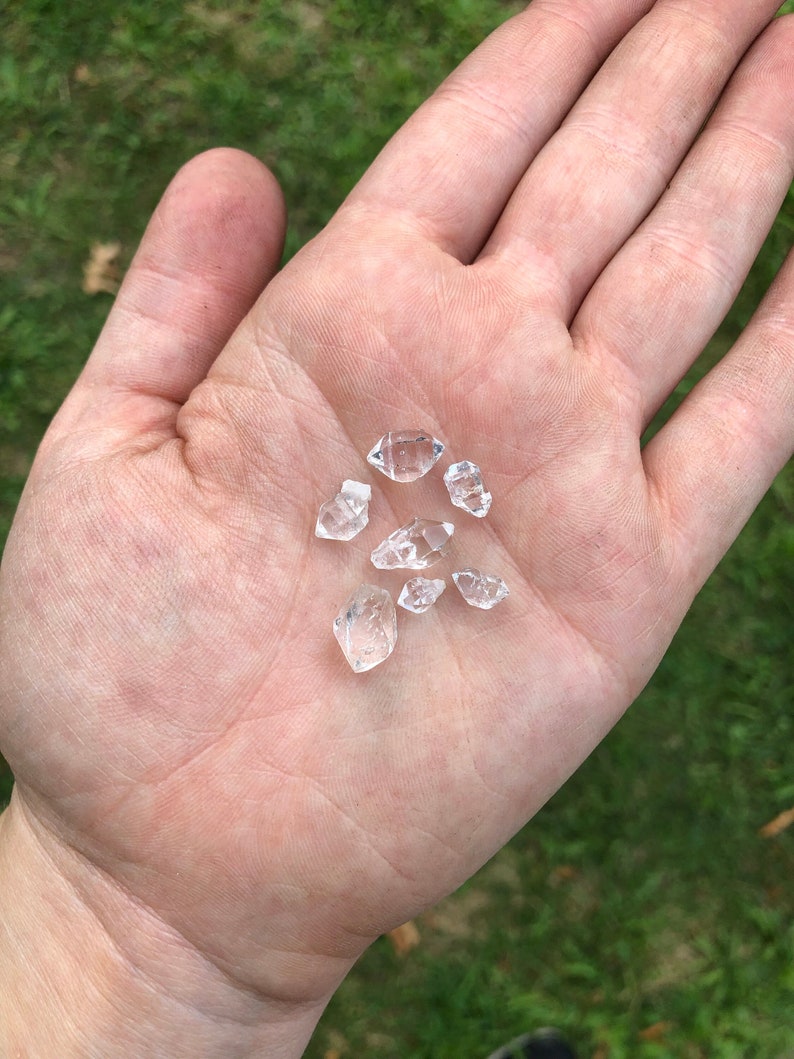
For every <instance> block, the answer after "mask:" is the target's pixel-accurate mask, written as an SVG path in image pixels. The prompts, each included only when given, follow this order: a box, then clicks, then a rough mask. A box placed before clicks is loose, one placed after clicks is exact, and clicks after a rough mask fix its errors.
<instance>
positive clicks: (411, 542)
mask: <svg viewBox="0 0 794 1059" xmlns="http://www.w3.org/2000/svg"><path fill="white" fill-rule="evenodd" d="M454 532H455V527H454V526H453V525H452V523H451V522H434V521H433V519H429V518H414V519H412V520H411V521H410V522H408V523H407V524H406V525H405V526H401V527H400V528H399V529H398V530H395V531H394V533H392V534H390V535H389V536H388V537H387V538H386V540H385V541H382V542H381V543H380V544H379V545H378V547H377V548H376V549H375V551H374V552H373V553H372V565H373V566H376V567H377V568H378V569H379V570H396V569H398V568H399V569H408V570H424V569H425V567H427V566H432V565H433V563H437V562H438V560H439V559H441V558H443V556H445V555H446V554H447V550H448V544H449V541H450V538H451V537H452V534H453V533H454Z"/></svg>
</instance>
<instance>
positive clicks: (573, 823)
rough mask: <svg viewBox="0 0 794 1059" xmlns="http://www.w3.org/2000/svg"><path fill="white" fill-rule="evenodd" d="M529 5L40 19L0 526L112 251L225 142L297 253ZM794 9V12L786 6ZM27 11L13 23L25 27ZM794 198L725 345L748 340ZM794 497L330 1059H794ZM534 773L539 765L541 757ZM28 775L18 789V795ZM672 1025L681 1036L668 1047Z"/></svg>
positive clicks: (740, 553) (55, 7)
mask: <svg viewBox="0 0 794 1059" xmlns="http://www.w3.org/2000/svg"><path fill="white" fill-rule="evenodd" d="M515 6H517V5H509V4H505V3H501V2H498V0H438V2H430V0H413V2H408V0H396V2H392V3H389V4H380V3H375V2H374V0H369V2H361V0H358V2H357V0H334V2H320V0H315V2H314V3H309V2H304V0H282V2H279V3H277V2H275V0H264V2H261V3H256V2H253V0H250V2H248V0H231V2H230V3H225V4H224V3H219V2H209V3H207V2H199V3H193V4H190V3H186V4H183V3H175V2H173V0H164V2H161V3H158V4H156V5H154V4H151V3H149V2H148V0H147V2H144V0H133V2H131V3H128V4H125V5H120V6H118V7H108V6H107V5H101V4H97V3H95V2H92V3H90V4H89V3H87V2H86V0H73V2H71V3H70V4H59V3H55V2H46V0H17V2H16V3H14V4H13V5H11V6H9V5H8V4H6V12H7V13H9V14H10V17H8V18H4V49H3V53H2V56H0V126H1V127H2V128H3V130H4V137H3V139H2V142H0V226H1V227H2V230H3V232H4V242H3V243H2V245H0V281H1V282H2V295H3V296H2V299H1V300H0V306H1V307H0V532H2V533H4V532H5V531H6V530H7V527H8V525H9V524H10V520H11V517H12V514H13V510H14V507H15V505H16V501H17V498H18V495H19V491H20V489H21V487H22V485H23V482H24V479H25V476H26V473H27V469H28V467H29V464H30V461H31V459H32V454H33V452H34V450H35V446H36V444H37V442H38V440H39V438H40V437H41V434H42V432H43V431H44V429H45V427H46V424H47V422H48V420H49V418H50V416H51V415H52V413H53V412H54V410H55V409H56V407H57V406H58V404H59V402H60V400H61V399H62V396H63V395H64V393H65V392H66V390H67V388H68V386H69V385H70V382H71V381H72V379H73V378H74V376H75V375H76V373H77V372H78V371H79V369H80V366H81V364H82V362H83V360H84V358H85V356H86V353H87V351H88V350H89V349H90V348H91V345H92V344H93V341H94V339H95V337H96V335H97V333H98V331H99V328H100V327H101V325H102V322H103V319H104V317H105V315H106V313H107V310H108V306H109V299H108V298H107V297H105V296H99V297H96V298H89V297H87V296H86V295H84V294H82V292H81V290H80V281H81V267H82V263H83V261H84V260H85V258H86V257H87V254H88V249H89V246H90V244H91V242H92V241H94V240H102V241H110V240H114V239H119V240H120V241H121V242H122V244H123V247H124V250H123V256H124V260H125V262H126V261H128V260H129V258H130V256H131V254H132V252H133V250H134V247H135V244H136V242H137V240H138V238H139V236H140V233H141V231H142V228H143V226H144V224H145V221H146V218H147V216H148V214H149V212H150V211H151V209H152V208H153V206H154V204H155V202H156V200H157V198H158V196H159V194H160V192H161V190H162V188H163V186H164V185H165V183H166V182H167V181H168V179H169V178H170V176H171V175H172V174H173V172H174V170H175V169H176V168H177V167H178V166H179V165H180V164H181V163H182V162H183V161H185V160H186V159H187V158H188V157H190V156H191V155H192V154H194V153H196V152H197V151H200V150H202V149H204V148H206V147H209V146H211V145H214V144H218V143H226V144H231V145H234V146H238V147H243V148H246V149H248V150H250V151H252V152H253V153H255V154H257V155H259V156H260V157H262V158H264V160H265V161H267V162H268V163H269V164H270V165H271V166H272V168H273V169H274V170H275V172H276V173H277V175H278V176H279V178H280V179H281V181H282V183H283V185H284V187H285V192H286V196H287V200H288V204H289V208H290V216H291V230H290V237H289V243H288V253H292V252H294V251H295V250H296V249H297V248H298V247H299V246H300V245H301V244H302V243H303V242H304V241H305V240H306V239H307V238H308V237H310V236H311V235H312V234H313V233H314V232H315V231H316V230H317V229H318V228H319V227H320V226H321V225H322V224H323V223H324V222H325V221H326V220H327V218H328V217H329V215H330V214H331V213H332V211H333V209H334V207H335V205H336V204H337V203H338V202H339V200H340V199H341V198H342V196H343V195H344V194H345V193H346V192H347V191H348V189H349V188H350V187H351V186H352V184H353V183H354V181H355V180H356V178H357V177H358V176H359V174H360V173H361V172H362V170H363V169H364V167H365V166H366V164H367V162H368V160H369V159H370V158H371V157H372V155H373V154H374V153H375V152H376V151H377V150H378V148H379V147H380V146H381V144H382V143H383V142H384V140H385V139H386V138H387V136H388V135H389V134H390V133H391V132H392V131H393V129H394V128H395V127H396V126H397V125H398V124H399V123H400V121H401V120H402V119H403V118H404V117H406V116H407V115H408V114H409V113H410V111H411V110H412V109H413V108H414V107H415V106H416V104H417V103H418V102H419V101H420V100H421V99H422V98H423V97H424V96H425V95H426V93H427V92H428V91H429V89H430V88H431V87H432V86H433V85H434V84H435V83H436V82H437V81H438V80H439V79H440V77H441V76H442V75H443V74H444V72H445V71H447V70H448V69H449V68H450V67H451V66H452V65H453V64H454V63H455V62H456V61H457V60H458V59H459V58H460V57H462V56H463V55H464V54H465V53H466V52H467V51H468V50H469V49H470V48H471V47H472V46H473V45H474V44H475V43H476V42H477V41H478V40H479V39H480V38H481V36H482V35H484V34H485V33H486V32H487V31H488V30H489V29H490V28H491V27H492V26H494V25H496V24H497V23H498V22H499V21H501V19H502V18H503V17H504V16H505V15H506V14H508V13H509V11H510V10H511V9H512V8H513V7H515ZM787 6H788V7H789V8H791V7H792V6H794V5H792V4H788V5H787ZM2 10H3V5H2V3H0V12H2ZM792 232H794V199H792V197H791V196H790V197H789V201H788V203H787V205H786V208H785V209H784V211H783V213H782V214H781V218H780V221H779V223H778V225H777V226H776V228H775V230H774V231H773V233H772V235H771V236H770V238H769V240H768V243H767V246H766V248H765V250H764V252H763V254H762V255H761V257H760V259H759V262H758V265H757V267H756V269H755V270H754V273H753V275H752V276H751V278H750V280H749V281H748V284H747V287H746V289H745V291H744V293H743V294H742V296H741V298H740V299H739V301H738V302H737V305H736V307H735V309H734V310H733V312H732V313H731V315H730V316H729V318H728V320H727V321H726V323H725V325H724V327H723V329H722V330H721V332H720V334H719V335H718V336H717V339H716V340H715V342H714V344H713V346H712V349H711V350H710V351H709V353H708V354H707V356H706V357H705V358H704V359H703V361H702V363H701V364H700V365H699V366H698V367H697V368H696V369H695V371H694V372H693V373H692V375H691V377H689V378H688V379H687V380H685V381H684V382H683V383H682V384H681V386H680V387H679V388H678V391H677V394H676V395H675V397H674V399H673V401H672V403H671V404H670V405H668V407H667V409H666V412H669V410H670V408H671V407H673V404H674V402H675V400H678V399H680V397H681V396H682V395H683V394H684V393H685V392H686V391H687V390H688V389H689V388H690V387H691V385H692V381H693V380H694V379H695V378H696V377H697V376H698V375H699V374H701V373H702V371H703V370H704V368H705V366H707V365H708V364H709V363H711V362H712V361H713V360H714V358H715V357H716V356H718V355H719V354H720V353H721V352H723V351H724V350H725V349H726V348H727V346H728V345H729V344H730V341H731V340H732V339H733V338H734V337H735V336H736V334H738V332H739V331H740V329H741V327H742V326H743V324H744V323H745V322H746V320H747V318H748V316H749V314H750V312H751V311H752V307H753V306H754V305H755V304H756V302H757V300H758V298H759V296H760V294H761V292H762V290H763V289H764V288H765V286H766V284H767V283H768V281H769V279H770V278H771V276H772V275H773V273H774V271H775V269H776V267H777V265H778V264H779V262H780V260H781V259H782V256H783V253H784V251H785V249H786V248H787V247H788V246H790V245H791V242H792ZM793 527H794V473H792V468H791V467H789V468H787V470H786V471H785V472H784V473H783V474H782V475H781V476H780V478H779V479H778V481H777V482H776V484H775V486H774V487H773V489H772V490H771V491H770V493H769V495H768V496H767V498H766V499H765V501H764V503H763V504H762V505H761V507H760V509H759V510H758V512H757V513H756V515H755V516H754V517H753V519H752V520H751V522H750V524H749V525H748V527H747V529H746V530H745V532H744V534H743V535H742V537H741V538H740V539H739V541H738V542H737V544H736V545H735V547H734V548H733V550H732V552H731V553H730V555H729V556H728V558H727V559H726V561H725V562H724V563H723V565H722V566H721V567H720V569H719V570H718V572H717V573H716V575H715V576H714V577H713V578H712V580H711V581H710V582H709V584H708V585H707V587H706V589H705V590H704V592H703V593H702V594H701V596H700V598H699V599H698V601H697V603H696V604H695V606H694V608H693V610H692V612H691V613H690V615H689V617H688V618H687V620H686V622H685V624H684V626H683V628H682V630H681V632H680V634H679V636H678V637H677V639H676V641H675V643H674V645H673V647H672V649H671V651H670V652H669V654H668V656H667V658H666V659H665V661H664V663H663V665H662V667H661V668H660V670H659V672H658V673H657V675H656V677H655V678H654V680H653V682H652V684H651V685H650V687H649V688H648V689H647V691H646V692H645V693H644V695H643V696H642V698H641V699H640V700H639V702H638V703H637V704H636V705H635V707H634V708H633V710H632V711H631V712H630V714H629V715H628V717H627V718H626V720H625V721H624V722H623V723H622V724H621V725H619V726H618V728H617V729H616V731H615V732H614V733H613V734H612V735H611V736H610V737H609V738H608V739H607V740H606V742H605V743H604V744H603V745H602V747H601V748H600V749H599V750H598V751H597V752H596V753H595V754H593V756H592V757H591V758H590V760H589V761H588V762H587V763H586V764H585V765H584V767H583V768H582V769H580V771H579V772H578V773H577V775H576V776H575V777H574V778H573V780H572V781H571V782H570V783H569V784H568V785H567V786H566V787H565V788H564V790H563V791H561V792H560V793H559V794H558V795H557V796H556V797H555V798H554V799H553V801H552V802H551V803H550V804H549V805H548V806H547V807H546V809H544V810H543V812H541V813H540V814H539V816H538V817H537V818H536V820H535V821H533V822H532V824H531V825H529V826H528V827H527V828H526V829H525V830H524V831H523V832H522V833H521V834H520V835H518V836H517V837H516V838H515V839H514V841H513V842H512V843H511V844H510V845H509V846H508V847H507V848H506V849H505V850H504V851H503V852H502V853H501V854H500V855H499V856H498V857H496V858H495V859H494V861H492V862H491V863H490V864H489V865H487V866H486V867H485V868H484V869H483V870H482V871H481V872H480V873H479V874H478V876H476V877H475V878H474V879H473V880H472V881H471V882H470V883H469V884H468V885H467V886H465V887H464V888H463V889H462V890H461V891H460V892H459V893H457V894H455V895H453V896H452V897H451V898H449V899H448V900H447V901H445V902H443V904H442V905H441V906H440V907H439V908H437V909H435V910H434V911H433V912H431V913H428V914H427V915H426V916H425V917H423V919H422V920H421V921H420V924H419V926H420V929H421V932H422V944H421V945H420V947H419V948H418V949H416V950H415V951H414V952H413V953H411V954H410V955H409V956H408V957H407V958H404V959H398V958H397V957H396V956H395V955H394V954H393V952H392V950H391V947H390V945H389V943H388V942H387V941H385V940H382V941H381V942H379V943H378V944H376V945H375V946H374V947H373V948H372V950H371V951H370V952H369V953H368V954H367V955H366V956H365V957H364V959H363V960H362V961H361V963H360V964H359V966H358V968H357V969H356V970H355V971H354V973H353V974H351V975H350V977H349V978H348V980H347V982H346V983H345V985H344V987H343V988H342V989H341V990H340V992H339V994H338V995H337V997H336V998H335V999H334V1001H333V1003H332V1005H331V1007H330V1008H329V1010H328V1012H327V1014H326V1017H325V1018H324V1020H323V1022H322V1024H321V1026H320V1028H319V1029H318V1031H317V1034H316V1038H315V1041H314V1042H313V1044H312V1046H311V1047H310V1050H309V1053H308V1054H309V1056H311V1057H315V1059H319V1057H321V1056H323V1055H324V1053H325V1052H326V1051H327V1050H330V1049H332V1048H341V1050H342V1052H343V1054H344V1055H346V1056H351V1057H352V1056H378V1057H383V1059H388V1057H390V1056H395V1057H396V1056H412V1057H428V1059H429V1057H433V1059H437V1057H440V1059H443V1057H447V1056H449V1057H453V1056H454V1057H472V1059H477V1057H478V1056H480V1055H483V1056H484V1055H486V1054H487V1053H488V1052H489V1051H490V1050H491V1049H493V1048H495V1047H496V1046H497V1045H498V1044H499V1043H501V1042H502V1041H503V1040H505V1039H507V1038H509V1037H510V1036H512V1035H514V1034H517V1033H519V1032H521V1031H523V1030H524V1029H526V1028H528V1027H531V1026H533V1025H538V1024H546V1023H550V1022H551V1023H556V1024H558V1025H561V1026H563V1027H565V1028H566V1029H567V1030H569V1031H570V1033H571V1035H572V1036H573V1037H574V1039H575V1040H576V1041H577V1042H578V1044H579V1046H580V1048H581V1051H582V1055H583V1056H590V1055H593V1054H595V1053H596V1052H597V1051H598V1049H599V1047H601V1051H600V1052H599V1053H598V1054H599V1055H601V1056H602V1057H607V1056H608V1059H623V1057H625V1059H646V1057H647V1059H656V1057H659V1059H661V1057H665V1056H676V1057H678V1056H680V1057H684V1059H688V1057H692V1059H699V1057H705V1056H708V1057H709V1059H733V1057H736V1059H739V1057H745V1056H750V1055H752V1056H753V1057H754V1059H783V1057H784V1056H788V1057H789V1059H790V1057H791V1055H792V1054H794V1029H792V1018H791V1011H792V1010H794V971H793V970H792V951H793V949H794V936H793V935H792V926H791V924H792V912H793V911H794V907H793V904H794V902H793V900H792V887H791V882H790V880H791V879H792V878H794V833H792V832H794V829H792V832H789V833H784V834H782V835H781V836H779V837H778V838H776V839H762V838H761V837H759V835H758V828H759V826H760V825H762V824H763V823H764V822H765V821H767V820H768V819H770V818H771V817H773V816H774V815H776V814H777V813H778V812H779V811H781V810H783V809H786V808H788V807H790V806H791V805H794V775H792V769H791V752H790V747H791V745H792V739H793V738H794V720H793V719H792V712H791V703H792V699H793V698H794V665H793V664H792V661H791V646H790V644H791V630H792V627H794V592H793V591H792V574H791V571H792V560H794V528H793ZM527 767H528V768H529V767H531V763H530V762H528V763H527ZM9 787H10V777H9V776H8V775H7V773H4V772H3V771H2V769H0V796H3V795H6V796H7V793H8V790H9ZM658 1023H664V1024H666V1025H665V1026H663V1027H662V1028H661V1029H660V1030H659V1031H658V1032H659V1033H660V1034H661V1037H660V1039H659V1040H656V1041H654V1040H647V1039H645V1038H644V1037H642V1036H641V1034H642V1032H643V1031H644V1030H646V1029H647V1028H648V1027H650V1026H654V1025H655V1024H658Z"/></svg>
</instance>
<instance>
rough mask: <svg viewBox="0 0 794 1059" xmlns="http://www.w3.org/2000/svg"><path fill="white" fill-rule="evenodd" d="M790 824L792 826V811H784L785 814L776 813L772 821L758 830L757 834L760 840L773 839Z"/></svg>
mask: <svg viewBox="0 0 794 1059" xmlns="http://www.w3.org/2000/svg"><path fill="white" fill-rule="evenodd" d="M792 824H794V809H786V810H785V812H782V813H778V815H777V816H776V817H775V819H774V820H770V821H769V823H768V824H764V826H763V827H761V828H759V830H758V834H759V835H761V837H762V838H774V837H775V835H779V834H780V832H781V831H785V830H786V828H787V827H791V825H792Z"/></svg>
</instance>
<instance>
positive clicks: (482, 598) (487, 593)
mask: <svg viewBox="0 0 794 1059" xmlns="http://www.w3.org/2000/svg"><path fill="white" fill-rule="evenodd" d="M452 579H453V581H454V582H455V584H456V585H457V586H458V591H459V592H460V594H461V595H462V596H463V598H464V599H465V600H466V602H467V603H468V604H469V606H471V607H479V608H480V610H490V609H491V607H495V606H496V604H497V603H501V601H502V600H503V599H504V598H505V596H508V595H509V594H510V592H509V590H508V587H507V585H506V584H505V583H504V581H503V580H502V579H501V577H497V576H496V575H495V574H481V573H480V571H479V570H474V569H472V568H471V567H468V568H467V569H465V570H458V572H457V573H455V574H453V575H452Z"/></svg>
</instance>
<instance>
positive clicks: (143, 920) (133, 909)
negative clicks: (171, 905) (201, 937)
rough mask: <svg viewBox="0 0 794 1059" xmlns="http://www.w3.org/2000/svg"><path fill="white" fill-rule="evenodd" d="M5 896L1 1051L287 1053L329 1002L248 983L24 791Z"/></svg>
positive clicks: (1, 857) (310, 993)
mask: <svg viewBox="0 0 794 1059" xmlns="http://www.w3.org/2000/svg"><path fill="white" fill-rule="evenodd" d="M0 893H2V894H3V916H2V920H1V921H0V1054H2V1055H29V1056H31V1057H36V1059H39V1057H40V1059H49V1057H50V1056H53V1057H54V1056H56V1055H57V1056H58V1057H59V1059H68V1057H71V1056H88V1055H101V1056H102V1057H103V1059H116V1057H119V1059H121V1057H122V1056H123V1057H124V1059H128V1057H129V1056H130V1055H147V1056H152V1057H157V1056H168V1057H169V1059H177V1057H180V1056H185V1057H188V1056H190V1057H191V1059H202V1057H205V1056H206V1057H213V1056H224V1057H227V1056H229V1057H231V1056H235V1057H237V1056H239V1057H244V1056H248V1055H251V1056H253V1055H268V1056H270V1057H272V1059H288V1057H293V1056H300V1055H301V1054H302V1053H303V1050H304V1048H305V1047H306V1044H307V1043H308V1040H309V1038H310V1037H311V1034H312V1032H313V1030H314V1027H315V1025H316V1023H317V1020H318V1019H319V1017H320V1015H321V1014H322V1011H323V1009H324V1008H325V1005H326V1003H327V1001H328V999H330V995H331V992H332V990H331V991H328V992H324V991H323V990H325V989H327V986H325V985H323V986H322V987H320V988H318V989H317V990H314V989H312V988H311V986H310V985H309V986H307V988H306V990H305V996H306V999H303V1000H294V1001H293V1000H290V1001H286V1000H282V999H278V998H274V997H268V996H264V995H262V994H260V993H258V992H255V991H252V990H250V989H248V988H245V987H241V986H240V985H239V983H236V982H235V981H234V980H233V978H232V977H231V976H230V975H229V974H228V973H227V972H226V971H224V970H221V969H220V968H219V967H217V966H216V965H214V964H213V963H212V962H211V961H210V960H208V959H207V958H206V957H205V956H204V955H202V954H201V953H200V952H198V951H197V950H196V949H195V948H193V947H192V946H191V945H189V944H188V943H187V942H186V941H185V940H184V939H183V938H182V937H181V936H180V935H179V934H178V933H177V932H176V931H174V930H173V929H172V928H170V927H169V926H168V925H167V924H166V923H165V922H164V921H163V920H162V919H161V918H159V917H158V916H156V915H155V914H154V913H153V912H152V911H151V910H150V909H147V908H146V907H143V906H141V904H140V903H139V902H137V901H136V900H135V899H134V897H132V896H131V895H129V894H127V893H126V892H125V891H124V890H123V889H121V888H120V887H119V886H118V884H117V883H115V882H114V881H113V880H111V879H108V878H106V877H105V876H104V875H103V873H101V872H99V871H98V869H96V868H95V867H94V866H93V865H90V864H88V863H86V862H85V860H84V858H82V857H81V855H80V854H78V853H76V852H75V851H74V850H71V849H70V848H68V847H65V846H64V844H62V843H60V842H59V840H58V839H56V838H54V836H52V835H51V834H50V833H49V832H47V831H46V830H45V829H43V828H40V827H39V826H38V825H37V824H36V823H35V822H34V821H32V820H31V819H30V818H29V816H28V814H27V813H26V811H25V810H24V808H23V807H22V805H21V802H20V800H19V798H18V797H17V798H15V799H14V801H13V802H12V805H11V807H10V808H9V809H8V810H7V811H6V812H5V813H4V814H3V815H2V816H0ZM342 976H343V972H342V973H340V975H339V977H340V978H341V977H342ZM315 994H317V995H315Z"/></svg>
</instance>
